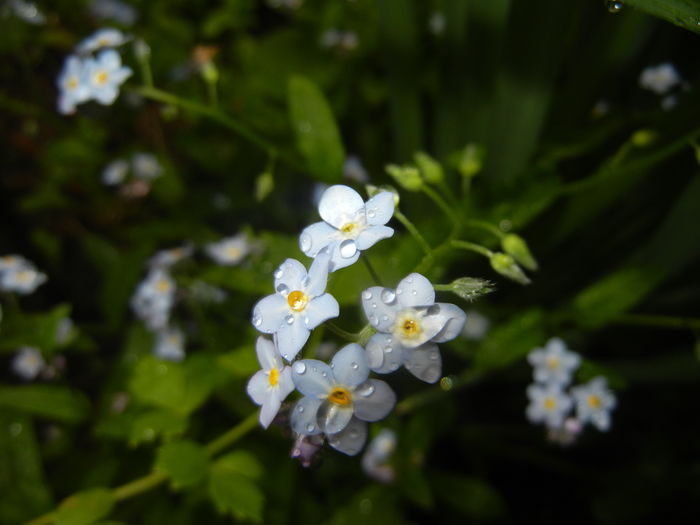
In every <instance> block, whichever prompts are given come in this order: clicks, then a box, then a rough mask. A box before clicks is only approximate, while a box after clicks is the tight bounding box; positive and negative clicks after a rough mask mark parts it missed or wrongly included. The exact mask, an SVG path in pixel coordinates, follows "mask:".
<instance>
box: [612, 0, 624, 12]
mask: <svg viewBox="0 0 700 525" xmlns="http://www.w3.org/2000/svg"><path fill="white" fill-rule="evenodd" d="M623 7H625V6H624V4H623V3H622V2H612V1H611V2H608V11H609V12H610V13H619V12H620V11H622V8H623Z"/></svg>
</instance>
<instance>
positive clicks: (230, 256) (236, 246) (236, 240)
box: [204, 233, 250, 266]
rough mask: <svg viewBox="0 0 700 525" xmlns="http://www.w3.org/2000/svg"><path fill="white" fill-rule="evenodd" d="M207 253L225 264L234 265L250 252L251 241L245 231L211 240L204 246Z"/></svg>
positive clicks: (219, 262)
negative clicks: (214, 240)
mask: <svg viewBox="0 0 700 525" xmlns="http://www.w3.org/2000/svg"><path fill="white" fill-rule="evenodd" d="M204 249H205V251H206V252H207V255H208V256H209V257H211V258H212V259H213V260H214V261H215V262H217V263H218V264H221V265H224V266H234V265H236V264H238V263H239V262H241V261H242V260H243V258H244V257H245V256H246V255H248V253H250V242H249V241H248V238H247V237H246V235H245V233H239V234H238V235H234V236H233V237H226V238H224V239H221V240H219V241H217V242H211V243H209V244H207V245H206V246H205V247H204Z"/></svg>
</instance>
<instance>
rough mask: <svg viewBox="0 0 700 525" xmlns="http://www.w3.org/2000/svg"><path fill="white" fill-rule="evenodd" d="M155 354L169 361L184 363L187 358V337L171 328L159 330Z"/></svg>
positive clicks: (178, 330)
mask: <svg viewBox="0 0 700 525" xmlns="http://www.w3.org/2000/svg"><path fill="white" fill-rule="evenodd" d="M153 354H154V355H155V356H156V357H159V358H160V359H165V360H167V361H182V360H183V359H184V358H185V336H184V335H183V333H182V331H181V330H180V329H179V328H176V327H171V326H168V327H166V328H164V329H162V330H159V331H158V332H157V334H156V345H155V347H154V348H153Z"/></svg>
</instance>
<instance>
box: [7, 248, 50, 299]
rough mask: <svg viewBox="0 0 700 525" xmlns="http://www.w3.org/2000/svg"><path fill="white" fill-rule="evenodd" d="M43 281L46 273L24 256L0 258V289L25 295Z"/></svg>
mask: <svg viewBox="0 0 700 525" xmlns="http://www.w3.org/2000/svg"><path fill="white" fill-rule="evenodd" d="M45 282H46V274H44V273H41V272H40V271H38V270H37V269H36V268H35V267H34V265H33V264H32V263H31V262H29V261H28V260H26V259H25V258H24V257H21V256H15V255H8V256H6V257H2V258H0V290H2V291H5V292H16V293H18V294H24V295H26V294H30V293H33V292H34V291H35V290H36V289H37V288H38V287H39V286H41V285H42V284H44V283H45Z"/></svg>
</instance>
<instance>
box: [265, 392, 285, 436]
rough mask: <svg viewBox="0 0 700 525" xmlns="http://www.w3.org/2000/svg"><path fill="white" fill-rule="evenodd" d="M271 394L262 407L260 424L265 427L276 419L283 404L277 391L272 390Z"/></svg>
mask: <svg viewBox="0 0 700 525" xmlns="http://www.w3.org/2000/svg"><path fill="white" fill-rule="evenodd" d="M270 394H271V395H270V396H268V397H267V399H265V402H264V403H263V405H262V408H261V409H260V424H261V425H262V426H263V428H267V427H269V426H270V423H272V420H273V419H275V416H276V415H277V412H279V411H280V406H281V405H282V399H281V398H280V396H279V395H278V393H277V392H276V391H271V392H270Z"/></svg>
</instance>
